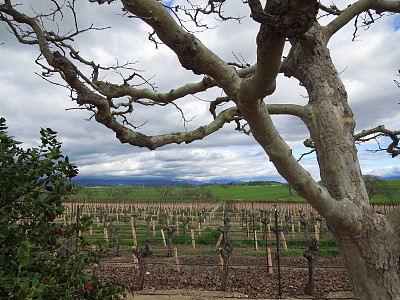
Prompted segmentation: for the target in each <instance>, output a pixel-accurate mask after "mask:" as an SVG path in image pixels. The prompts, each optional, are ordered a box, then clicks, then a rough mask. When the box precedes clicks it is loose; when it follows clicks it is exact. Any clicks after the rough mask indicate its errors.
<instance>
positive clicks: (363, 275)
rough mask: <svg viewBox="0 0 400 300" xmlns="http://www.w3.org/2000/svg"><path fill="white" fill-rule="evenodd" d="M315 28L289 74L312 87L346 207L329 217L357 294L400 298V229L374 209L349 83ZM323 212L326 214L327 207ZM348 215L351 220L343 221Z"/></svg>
mask: <svg viewBox="0 0 400 300" xmlns="http://www.w3.org/2000/svg"><path fill="white" fill-rule="evenodd" d="M310 31H311V33H312V34H314V37H315V40H314V41H312V42H310V41H307V42H305V41H292V43H293V44H294V45H293V48H292V53H291V56H290V59H289V60H291V61H289V62H288V63H287V65H286V66H287V67H288V68H287V72H286V75H293V76H295V77H296V78H298V79H299V80H300V82H301V83H302V84H303V85H304V86H305V87H306V89H307V91H308V94H309V97H310V98H309V103H308V105H307V111H308V113H307V115H306V117H305V118H304V121H305V123H306V125H307V127H308V128H309V131H310V134H311V139H312V142H313V146H314V147H315V149H316V153H317V158H318V163H319V166H320V172H321V179H322V182H323V185H324V187H326V189H327V190H328V192H329V194H330V196H331V197H332V198H334V199H335V200H336V201H338V202H340V204H341V206H340V208H341V211H333V213H331V214H330V215H329V216H325V217H326V218H327V221H328V224H329V228H330V229H331V230H332V232H333V234H334V236H335V238H336V241H337V243H338V245H339V248H340V250H341V251H342V254H343V256H344V260H345V265H346V269H347V272H348V275H349V277H350V281H351V285H352V288H353V292H354V296H355V298H356V299H368V300H371V299H400V280H399V267H400V266H399V263H400V262H399V257H400V249H399V248H400V246H399V245H400V237H399V233H398V231H397V230H395V229H394V226H392V223H391V222H389V221H388V219H387V218H386V216H384V215H379V214H377V213H375V212H374V211H373V209H372V208H371V207H370V204H369V197H368V194H367V191H366V189H365V185H364V182H363V179H362V174H361V170H360V166H359V162H358V158H357V149H356V147H355V142H354V127H355V121H354V119H353V114H352V112H351V109H350V107H349V105H348V103H347V93H346V90H345V87H344V85H343V83H342V82H341V80H340V78H339V75H338V73H337V71H336V69H335V68H334V65H333V63H332V60H331V58H330V54H329V50H328V48H327V47H326V43H327V41H325V40H324V32H323V28H322V27H320V26H318V25H315V26H314V27H313V28H312V29H311V30H310ZM299 57H301V60H299V59H298V58H299ZM293 186H294V187H295V188H296V185H295V184H294V185H293ZM299 190H300V191H299V192H300V194H301V193H302V190H301V188H300V189H299ZM306 198H307V197H306ZM308 200H309V199H308ZM312 201H314V203H318V200H316V199H312ZM317 205H318V204H317ZM320 213H321V214H322V215H324V214H325V215H326V211H325V212H324V211H323V210H320ZM347 217H349V218H348V220H349V221H348V222H343V220H344V219H345V218H347Z"/></svg>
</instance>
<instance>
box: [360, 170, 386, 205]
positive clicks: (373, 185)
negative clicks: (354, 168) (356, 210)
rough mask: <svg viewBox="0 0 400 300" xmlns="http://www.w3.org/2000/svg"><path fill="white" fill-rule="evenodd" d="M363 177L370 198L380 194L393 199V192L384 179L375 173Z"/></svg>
mask: <svg viewBox="0 0 400 300" xmlns="http://www.w3.org/2000/svg"><path fill="white" fill-rule="evenodd" d="M363 179H364V183H365V187H366V188H367V192H368V197H369V199H370V200H371V199H372V197H374V196H376V195H382V196H384V197H387V198H388V199H389V200H390V201H393V193H392V191H391V190H390V188H389V185H388V184H387V182H386V181H385V180H382V179H381V178H380V177H379V176H375V175H363Z"/></svg>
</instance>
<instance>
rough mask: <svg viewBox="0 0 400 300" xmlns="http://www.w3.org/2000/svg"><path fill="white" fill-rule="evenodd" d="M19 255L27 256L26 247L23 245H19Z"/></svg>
mask: <svg viewBox="0 0 400 300" xmlns="http://www.w3.org/2000/svg"><path fill="white" fill-rule="evenodd" d="M17 255H18V256H19V257H21V258H22V257H25V249H24V247H22V246H19V247H18V249H17Z"/></svg>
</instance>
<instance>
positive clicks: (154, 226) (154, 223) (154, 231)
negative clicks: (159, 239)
mask: <svg viewBox="0 0 400 300" xmlns="http://www.w3.org/2000/svg"><path fill="white" fill-rule="evenodd" d="M154 235H156V222H155V221H153V236H154Z"/></svg>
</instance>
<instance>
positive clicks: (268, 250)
mask: <svg viewBox="0 0 400 300" xmlns="http://www.w3.org/2000/svg"><path fill="white" fill-rule="evenodd" d="M267 259H268V274H272V273H273V270H272V255H271V249H269V248H267Z"/></svg>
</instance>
